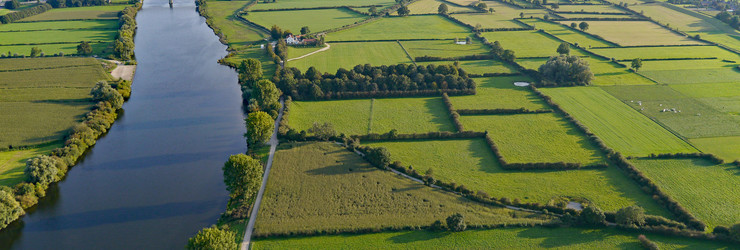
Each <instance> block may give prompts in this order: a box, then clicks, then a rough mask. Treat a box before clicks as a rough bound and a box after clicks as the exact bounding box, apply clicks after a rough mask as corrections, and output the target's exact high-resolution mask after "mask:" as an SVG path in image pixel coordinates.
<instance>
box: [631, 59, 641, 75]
mask: <svg viewBox="0 0 740 250" xmlns="http://www.w3.org/2000/svg"><path fill="white" fill-rule="evenodd" d="M640 68H642V59H640V58H635V59H632V69H634V70H635V72H637V71H638V70H640Z"/></svg>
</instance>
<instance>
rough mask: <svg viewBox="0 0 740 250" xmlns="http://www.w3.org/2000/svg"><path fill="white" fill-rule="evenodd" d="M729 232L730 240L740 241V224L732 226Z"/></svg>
mask: <svg viewBox="0 0 740 250" xmlns="http://www.w3.org/2000/svg"><path fill="white" fill-rule="evenodd" d="M729 231H730V232H729V236H730V239H732V240H734V241H740V223H738V224H735V225H732V226H731V227H730V230H729Z"/></svg>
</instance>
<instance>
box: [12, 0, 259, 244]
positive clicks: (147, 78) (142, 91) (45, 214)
mask: <svg viewBox="0 0 740 250" xmlns="http://www.w3.org/2000/svg"><path fill="white" fill-rule="evenodd" d="M136 21H137V22H138V27H139V28H138V30H137V33H136V37H135V42H136V57H137V59H138V68H137V70H136V75H135V77H134V82H133V93H132V95H131V99H130V100H129V101H128V102H127V103H126V104H125V105H124V106H123V108H124V114H122V115H121V117H120V119H118V120H117V121H116V122H115V124H114V125H113V127H112V128H111V130H110V132H109V133H108V134H107V135H106V136H104V137H103V138H101V139H100V140H99V141H98V143H97V145H95V146H94V147H93V148H92V150H91V151H90V152H88V154H87V155H86V156H85V157H84V159H83V160H82V161H81V162H80V163H78V164H77V166H75V167H74V168H72V169H71V171H70V172H69V174H68V176H67V177H66V179H65V180H63V181H62V182H60V183H59V184H58V185H54V186H53V187H52V188H50V189H49V191H48V196H47V197H46V198H44V199H42V201H41V202H40V204H39V205H38V206H37V208H35V209H33V210H32V211H30V212H29V213H28V214H27V215H26V216H24V217H23V218H22V222H16V223H14V224H13V225H11V226H10V227H9V228H7V229H5V230H3V231H2V233H0V249H183V248H184V247H185V245H186V244H187V239H188V238H189V237H191V236H193V235H195V233H197V232H198V231H199V230H200V229H201V228H203V227H206V226H209V225H211V224H213V223H215V222H216V220H217V219H218V216H219V215H220V213H221V212H223V210H224V209H225V206H226V201H227V200H228V193H227V192H226V190H225V186H224V184H223V177H222V172H221V167H222V166H223V163H224V162H225V161H226V160H227V159H228V156H229V155H231V154H237V153H242V152H244V151H246V145H245V141H244V138H243V137H242V134H243V133H244V132H245V131H246V129H245V128H244V121H243V119H244V115H243V111H242V105H241V92H240V90H239V86H238V84H237V74H236V72H234V71H233V70H232V69H230V68H228V67H225V66H221V65H219V64H218V63H217V60H218V59H219V58H221V57H223V56H225V55H226V54H227V52H226V46H224V45H222V44H221V43H219V41H218V37H216V36H215V35H214V34H213V31H212V30H211V29H210V28H209V27H208V26H207V25H206V23H205V19H203V18H202V17H200V16H199V15H198V13H197V12H196V11H195V4H194V1H192V0H180V1H177V0H176V1H175V3H174V8H172V9H170V8H169V5H168V0H145V1H144V8H143V9H142V10H141V11H140V12H139V14H138V16H137V18H136Z"/></svg>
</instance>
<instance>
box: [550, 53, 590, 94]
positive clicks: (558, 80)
mask: <svg viewBox="0 0 740 250" xmlns="http://www.w3.org/2000/svg"><path fill="white" fill-rule="evenodd" d="M539 72H540V74H541V75H542V78H543V83H544V84H545V85H556V86H577V85H588V84H590V83H591V81H592V80H593V78H594V74H593V73H591V69H590V68H589V65H588V62H587V61H585V60H582V59H581V58H579V57H578V56H568V55H559V56H556V57H550V59H549V60H547V62H546V63H545V64H543V65H542V66H540V68H539Z"/></svg>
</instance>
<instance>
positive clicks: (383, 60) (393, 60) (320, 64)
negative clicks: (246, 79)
mask: <svg viewBox="0 0 740 250" xmlns="http://www.w3.org/2000/svg"><path fill="white" fill-rule="evenodd" d="M330 44H331V48H330V49H329V50H327V51H324V52H320V53H316V54H313V55H311V56H308V57H304V58H302V59H299V60H293V61H290V62H288V63H287V65H286V66H288V67H296V68H298V69H300V70H301V71H306V70H307V69H308V68H309V67H315V68H316V69H318V70H319V71H322V72H330V73H335V72H336V71H337V69H339V68H345V69H351V68H353V67H354V66H356V65H359V64H371V65H373V66H380V65H390V64H399V63H409V64H410V63H412V62H411V59H409V57H408V56H407V55H406V53H405V52H403V49H402V48H401V46H400V45H398V43H397V42H369V43H330ZM288 57H289V58H292V57H293V55H290V52H289V53H288Z"/></svg>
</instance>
